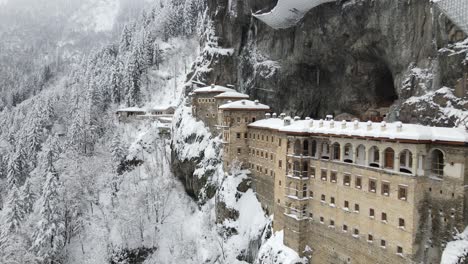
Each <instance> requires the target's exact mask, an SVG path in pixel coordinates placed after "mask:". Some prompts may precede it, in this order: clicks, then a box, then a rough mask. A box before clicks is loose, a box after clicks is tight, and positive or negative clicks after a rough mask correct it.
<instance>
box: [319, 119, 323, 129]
mask: <svg viewBox="0 0 468 264" xmlns="http://www.w3.org/2000/svg"><path fill="white" fill-rule="evenodd" d="M319 127H323V119H320V120H319Z"/></svg>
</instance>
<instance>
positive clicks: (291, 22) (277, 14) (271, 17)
mask: <svg viewBox="0 0 468 264" xmlns="http://www.w3.org/2000/svg"><path fill="white" fill-rule="evenodd" d="M330 2H335V0H279V1H278V4H277V5H276V6H275V7H274V8H273V9H272V10H271V11H270V12H268V13H263V14H253V16H254V17H256V18H257V19H259V20H261V21H263V22H264V23H266V24H267V25H269V26H270V27H272V28H274V29H281V28H289V27H293V26H295V25H296V24H297V23H298V22H299V21H300V20H301V19H302V18H303V17H304V15H305V14H306V13H307V12H308V11H309V10H310V9H312V8H314V7H317V6H319V5H321V4H325V3H330Z"/></svg>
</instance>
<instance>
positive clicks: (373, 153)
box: [368, 146, 380, 168]
mask: <svg viewBox="0 0 468 264" xmlns="http://www.w3.org/2000/svg"><path fill="white" fill-rule="evenodd" d="M368 155H369V166H370V167H374V168H380V152H379V148H378V147H377V146H372V147H371V148H370V149H369V153H368Z"/></svg>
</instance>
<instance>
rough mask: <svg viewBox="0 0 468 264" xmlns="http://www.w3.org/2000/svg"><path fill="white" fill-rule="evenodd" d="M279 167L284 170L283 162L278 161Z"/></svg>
mask: <svg viewBox="0 0 468 264" xmlns="http://www.w3.org/2000/svg"><path fill="white" fill-rule="evenodd" d="M278 167H279V168H282V167H283V162H282V161H281V160H278Z"/></svg>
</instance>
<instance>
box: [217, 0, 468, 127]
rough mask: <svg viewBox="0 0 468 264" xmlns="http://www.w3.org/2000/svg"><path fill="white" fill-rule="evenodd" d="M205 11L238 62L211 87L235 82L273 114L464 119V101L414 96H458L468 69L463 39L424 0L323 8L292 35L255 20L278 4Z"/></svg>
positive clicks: (222, 68)
mask: <svg viewBox="0 0 468 264" xmlns="http://www.w3.org/2000/svg"><path fill="white" fill-rule="evenodd" d="M208 3H209V8H210V9H209V10H210V14H211V16H212V18H213V20H214V25H215V27H216V32H217V34H218V36H219V37H220V45H221V46H222V47H225V48H233V49H234V54H235V56H231V57H225V58H222V59H220V60H219V61H218V62H217V65H216V66H214V67H213V72H211V73H210V75H209V79H210V81H212V82H220V83H231V84H236V85H237V86H238V87H239V88H240V89H241V90H242V91H246V92H248V93H249V94H250V95H252V96H253V97H255V98H258V99H260V100H263V101H264V102H266V103H268V104H270V105H272V106H273V107H274V110H275V111H278V112H280V111H283V112H287V113H291V114H292V115H299V116H311V117H315V118H323V117H324V115H325V114H335V115H338V114H341V113H349V114H352V115H354V116H357V117H361V118H362V117H363V115H364V113H365V112H366V111H369V110H370V111H372V110H380V109H382V108H388V107H390V109H389V110H386V111H385V114H387V115H388V116H389V120H395V119H400V120H402V121H404V122H422V123H424V124H434V125H435V124H438V125H444V126H453V125H455V124H457V122H458V121H459V120H460V119H463V118H464V117H466V113H460V111H461V110H463V109H466V107H467V106H468V105H467V102H466V100H465V101H464V100H458V99H456V98H454V97H452V99H447V98H449V97H451V95H450V91H449V93H448V94H447V95H446V96H445V98H446V99H447V100H449V101H451V104H450V105H449V106H447V105H446V104H445V103H446V100H442V101H445V102H440V100H435V101H436V103H435V104H424V103H421V104H414V100H415V98H412V97H413V96H423V95H426V94H428V93H431V92H434V91H436V90H438V89H440V88H442V87H444V86H447V87H451V88H454V87H455V85H456V83H457V80H458V79H459V78H461V77H462V72H463V64H464V63H466V61H467V59H466V58H467V57H466V53H467V49H468V47H467V44H466V41H465V42H463V38H462V37H458V38H454V28H453V25H452V24H451V23H450V21H449V20H448V19H447V18H446V17H445V16H444V15H442V14H441V13H440V11H438V10H437V9H436V7H435V6H433V5H432V3H431V2H430V1H428V0H413V1H406V0H405V1H403V0H397V1H393V0H384V1H362V0H359V1H354V0H353V1H337V2H331V3H326V4H323V5H320V6H318V7H316V8H313V9H311V10H310V11H309V12H308V13H307V14H306V15H305V17H304V18H303V19H302V20H301V21H300V22H299V23H298V24H297V25H296V26H293V27H290V28H287V29H273V28H271V27H270V26H268V25H266V24H265V23H263V22H262V21H260V20H258V19H256V18H254V17H252V15H251V14H252V13H255V12H260V13H261V12H266V11H269V10H271V9H272V7H273V6H275V4H276V1H265V0H263V1H249V2H241V1H235V0H233V1H225V0H211V1H208ZM451 91H452V92H453V90H451ZM444 93H445V92H444ZM410 98H411V100H409V99H410ZM447 107H448V108H450V109H448V110H447V109H446V108H447ZM451 110H453V111H451ZM457 110H458V111H457ZM461 112H463V111H461ZM426 116H428V118H426ZM421 117H422V118H421Z"/></svg>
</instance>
